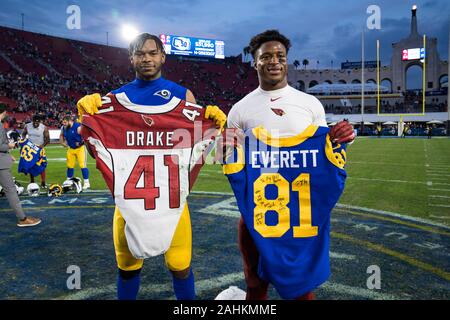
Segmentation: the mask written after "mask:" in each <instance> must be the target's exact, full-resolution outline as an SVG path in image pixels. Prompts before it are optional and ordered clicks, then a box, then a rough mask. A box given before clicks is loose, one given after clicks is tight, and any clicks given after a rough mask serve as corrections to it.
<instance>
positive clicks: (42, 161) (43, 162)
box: [18, 139, 47, 177]
mask: <svg viewBox="0 0 450 320" xmlns="http://www.w3.org/2000/svg"><path fill="white" fill-rule="evenodd" d="M19 147H20V160H19V166H18V171H19V172H21V173H25V174H31V175H32V176H34V177H35V176H37V175H40V174H41V173H42V172H43V171H44V170H45V168H46V167H47V157H46V155H45V150H44V149H41V148H39V147H38V146H36V145H35V144H34V143H33V142H31V141H30V140H28V139H25V140H19Z"/></svg>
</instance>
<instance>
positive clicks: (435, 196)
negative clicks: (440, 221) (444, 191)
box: [428, 194, 450, 199]
mask: <svg viewBox="0 0 450 320" xmlns="http://www.w3.org/2000/svg"><path fill="white" fill-rule="evenodd" d="M428 197H430V198H445V199H450V197H448V196H438V195H434V194H431V195H429V196H428Z"/></svg>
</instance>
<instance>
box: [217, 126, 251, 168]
mask: <svg viewBox="0 0 450 320" xmlns="http://www.w3.org/2000/svg"><path fill="white" fill-rule="evenodd" d="M244 141H245V133H244V131H243V130H241V129H234V128H227V129H225V130H224V132H222V134H221V135H220V136H219V138H218V140H217V144H216V153H215V156H214V163H220V164H224V163H226V162H227V160H228V158H229V157H230V156H231V155H232V154H233V152H234V149H236V148H237V147H239V146H242V145H243V144H244Z"/></svg>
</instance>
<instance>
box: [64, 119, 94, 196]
mask: <svg viewBox="0 0 450 320" xmlns="http://www.w3.org/2000/svg"><path fill="white" fill-rule="evenodd" d="M62 124H63V125H62V127H61V133H60V135H59V143H61V144H62V145H63V146H64V147H65V148H68V149H67V179H72V178H73V175H74V173H75V169H74V168H75V162H76V161H78V164H79V165H80V168H81V173H82V175H83V180H84V184H83V190H86V189H89V188H90V187H91V185H90V184H89V169H88V168H87V162H86V148H85V146H84V141H83V138H82V137H81V135H80V130H81V123H79V122H75V121H73V119H72V117H71V116H65V117H64V118H63V121H62Z"/></svg>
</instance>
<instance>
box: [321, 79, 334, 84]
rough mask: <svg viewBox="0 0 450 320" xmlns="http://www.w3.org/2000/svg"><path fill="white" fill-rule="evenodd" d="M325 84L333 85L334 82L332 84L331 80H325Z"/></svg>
mask: <svg viewBox="0 0 450 320" xmlns="http://www.w3.org/2000/svg"><path fill="white" fill-rule="evenodd" d="M323 83H328V84H333V82H331V80H325V81H324V82H323Z"/></svg>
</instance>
